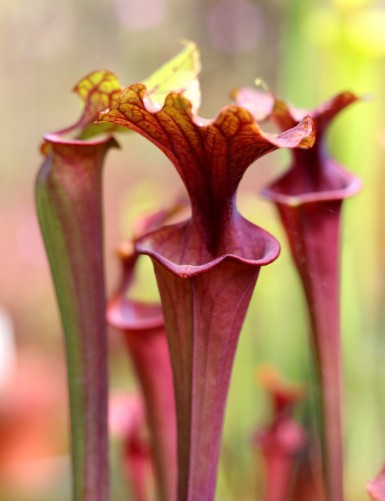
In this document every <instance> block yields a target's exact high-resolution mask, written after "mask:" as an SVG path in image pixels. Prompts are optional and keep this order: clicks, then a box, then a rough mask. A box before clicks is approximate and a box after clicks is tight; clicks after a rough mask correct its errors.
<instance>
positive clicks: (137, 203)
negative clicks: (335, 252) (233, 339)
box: [0, 0, 385, 501]
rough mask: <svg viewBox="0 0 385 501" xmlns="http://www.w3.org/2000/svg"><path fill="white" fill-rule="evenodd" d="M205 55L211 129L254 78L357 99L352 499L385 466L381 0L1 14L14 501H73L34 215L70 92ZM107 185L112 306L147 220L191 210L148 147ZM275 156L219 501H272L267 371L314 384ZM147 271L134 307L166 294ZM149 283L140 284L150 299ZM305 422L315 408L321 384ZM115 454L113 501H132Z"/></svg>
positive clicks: (261, 0) (218, 1)
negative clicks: (195, 53) (123, 254)
mask: <svg viewBox="0 0 385 501" xmlns="http://www.w3.org/2000/svg"><path fill="white" fill-rule="evenodd" d="M183 38H185V39H186V38H187V39H191V40H194V41H196V42H197V43H198V45H199V46H200V48H201V51H202V61H203V71H202V75H201V85H202V94H203V101H202V108H201V115H202V116H204V117H212V116H214V115H216V114H217V113H218V110H219V109H220V108H221V107H222V106H224V105H226V104H229V103H230V102H231V99H230V98H229V94H230V91H231V89H232V88H234V87H237V86H242V85H252V84H253V82H254V80H255V79H256V78H257V77H260V78H262V79H263V81H264V82H266V84H267V85H268V86H269V87H270V88H271V89H273V90H275V91H277V92H278V93H279V94H280V95H281V96H282V97H284V98H286V99H288V100H289V101H291V102H292V103H293V104H295V105H296V106H298V107H303V108H306V107H309V108H312V107H314V106H316V105H318V104H319V103H321V102H323V101H324V100H326V99H328V98H329V97H331V96H332V95H333V94H335V93H337V92H340V91H343V90H351V91H353V92H356V93H358V94H359V95H361V96H363V102H361V103H358V104H356V105H354V106H352V107H351V108H350V109H348V110H346V111H345V112H344V113H343V114H342V115H341V117H338V118H337V120H336V121H335V123H334V124H333V126H332V128H331V130H330V133H329V141H328V143H329V148H330V150H331V152H332V154H333V156H335V157H336V158H337V159H338V160H339V161H341V162H342V163H343V164H344V165H346V166H347V167H348V168H349V169H350V170H351V171H352V172H354V173H356V174H358V175H359V176H360V177H361V178H362V180H363V184H364V189H363V191H362V193H360V194H359V195H358V196H357V197H356V198H354V199H352V200H348V201H347V202H346V204H345V209H344V223H345V224H344V228H343V259H342V327H343V339H342V343H343V353H344V393H345V409H344V425H345V428H344V429H345V450H346V491H347V499H348V500H349V501H359V500H364V499H367V495H366V493H365V484H366V482H367V481H368V480H369V479H371V478H372V477H373V476H374V475H375V474H376V473H377V472H378V470H379V469H380V466H381V464H382V462H383V461H384V460H385V436H384V423H385V374H384V372H385V339H384V333H385V325H384V314H383V305H384V284H385V269H384V267H385V225H384V215H383V214H384V203H383V200H384V196H385V191H384V182H383V178H384V176H383V168H384V167H383V166H384V160H385V159H384V148H385V118H384V110H385V102H384V101H385V92H384V76H385V65H384V62H385V61H384V58H385V2H383V1H373V0H319V1H316V0H315V1H312V2H309V1H308V0H290V1H285V0H187V1H184V2H180V1H178V0H141V1H140V2H138V1H136V0H104V1H100V0H99V1H98V0H78V1H75V0H56V1H55V2H51V1H48V0H34V1H33V2H27V1H25V0H24V1H23V0H1V1H0V40H1V43H0V53H1V55H0V75H1V78H0V110H1V114H2V120H1V128H2V142H1V162H0V180H1V182H0V204H1V205H0V207H1V209H0V225H1V226H0V235H1V237H0V252H1V265H0V308H1V309H0V500H1V501H10V500H12V501H45V500H47V501H48V500H52V499H55V500H57V501H68V500H69V499H70V487H69V486H70V481H69V466H68V465H69V463H68V452H67V428H68V423H67V421H68V415H67V407H66V405H67V404H66V398H67V397H66V388H65V369H64V355H63V341H62V336H61V327H60V324H59V318H58V311H57V307H56V303H55V299H54V294H53V287H52V284H51V279H50V276H49V272H48V265H47V262H46V259H45V255H44V252H43V246H42V243H41V239H40V235H39V232H38V227H37V221H36V216H35V211H34V204H33V185H34V178H35V175H36V172H37V169H38V166H39V164H40V162H41V156H40V153H39V148H38V147H39V144H40V141H41V137H42V136H43V134H44V133H45V132H47V131H52V130H57V129H59V128H62V127H64V126H66V125H69V124H71V123H73V122H74V120H75V119H76V118H77V117H78V114H79V111H80V107H79V102H77V99H76V97H74V96H73V95H71V93H70V92H69V91H70V89H71V88H72V87H73V86H74V84H75V83H76V82H77V81H78V80H79V79H80V78H81V77H82V76H84V75H85V74H87V73H88V72H90V71H92V70H95V69H98V68H106V69H110V70H113V71H115V72H116V73H117V74H118V76H119V78H120V80H121V82H122V83H123V85H129V84H130V83H133V82H136V81H140V80H141V79H143V78H145V77H146V76H147V75H148V74H150V73H151V72H152V71H153V70H155V69H156V68H157V67H158V66H160V64H162V63H163V62H165V61H166V60H167V59H168V58H170V57H172V56H173V55H174V54H176V53H177V52H178V51H179V50H180V40H181V39H183ZM119 141H120V143H121V145H122V148H123V151H112V152H111V153H110V154H109V157H108V161H107V165H106V173H105V228H106V243H105V251H106V265H107V275H108V284H109V290H110V291H111V290H113V288H114V285H115V284H116V280H117V278H118V267H117V263H116V259H115V256H114V249H115V247H116V245H117V244H118V243H119V242H120V241H121V239H122V238H124V237H127V236H129V235H130V231H131V224H132V222H133V220H134V219H135V217H136V215H138V214H140V213H141V212H142V211H145V210H148V209H153V208H154V209H155V208H157V207H159V206H162V205H163V204H164V203H166V202H168V201H169V200H170V199H171V198H172V197H175V196H177V195H178V194H180V192H181V190H182V187H181V183H180V181H179V179H178V178H177V175H176V174H175V172H174V169H173V168H172V167H171V166H170V165H169V162H168V160H167V159H166V158H165V157H164V156H163V155H162V154H161V153H160V152H159V151H157V150H156V149H155V148H154V147H153V146H152V145H151V144H150V143H148V142H146V141H145V140H143V139H142V138H141V137H139V136H136V135H134V134H127V135H125V136H124V137H121V138H120V139H119ZM288 162H289V155H288V153H287V152H279V153H274V154H272V155H270V156H268V157H266V158H264V159H262V160H260V161H259V162H258V164H257V165H256V166H254V167H252V168H251V169H249V171H248V173H247V175H246V176H245V179H244V181H243V182H242V185H241V190H240V196H239V206H240V208H241V212H242V213H243V214H244V215H245V216H246V217H248V218H249V219H250V220H252V221H253V222H255V223H257V224H259V225H261V226H262V227H264V228H266V229H268V230H269V231H270V232H272V233H273V234H274V235H276V236H277V237H278V238H279V239H280V241H281V242H282V254H281V257H280V258H279V259H278V261H277V262H276V263H274V264H273V265H271V266H269V267H267V268H266V269H264V270H263V271H262V273H261V277H260V279H259V283H258V286H257V288H256V291H255V294H254V298H253V301H252V304H251V307H250V310H249V314H248V316H247V319H246V323H245V326H244V331H243V333H242V336H241V339H240V344H239V352H238V356H237V359H236V363H235V367H234V375H233V382H232V386H231V391H230V396H229V401H228V409H227V415H226V423H225V434H224V444H223V453H222V461H221V469H220V476H219V482H218V494H217V499H220V500H224V501H226V500H232V499H242V500H252V499H261V482H260V481H261V480H262V479H263V471H262V470H261V468H262V466H261V459H260V457H259V455H258V452H257V451H255V450H254V446H253V441H252V434H253V432H254V430H255V429H257V428H258V427H260V426H262V425H263V423H266V422H267V421H268V419H269V416H270V410H269V406H268V401H267V399H266V395H265V394H264V391H263V390H262V389H261V388H260V387H259V386H258V384H257V383H256V377H255V371H256V369H257V367H258V366H260V365H261V364H266V363H268V364H271V365H274V366H275V367H276V368H277V369H278V370H279V371H281V372H282V373H283V374H284V375H285V376H286V377H287V378H289V379H291V380H293V381H302V382H305V383H306V384H308V383H307V381H309V380H311V372H312V369H311V367H312V364H311V358H310V356H309V349H308V342H307V332H308V327H307V320H306V311H305V310H304V299H303V295H302V292H301V290H300V287H299V283H298V278H297V277H296V275H295V273H294V270H293V266H292V264H291V261H290V257H289V255H288V250H287V246H286V242H285V239H284V238H283V235H282V231H281V229H280V226H279V224H278V221H277V217H276V214H275V212H274V210H273V209H272V207H271V206H270V205H269V204H268V203H267V202H266V201H264V200H262V199H261V198H260V197H259V196H258V191H259V190H260V189H261V187H262V186H263V185H264V184H265V183H267V182H268V181H269V180H271V179H273V178H274V176H276V175H277V174H279V173H280V172H282V170H283V169H284V168H285V166H287V165H288ZM151 273H152V272H151V269H150V267H149V265H148V262H146V261H145V260H144V259H143V262H142V263H141V270H140V275H141V278H142V280H141V281H140V280H139V285H138V288H137V293H138V294H139V295H141V296H142V297H154V296H156V290H155V286H152V285H151V284H153V283H154V280H153V278H152V275H151ZM140 283H142V285H140ZM110 340H111V343H110V344H111V364H110V367H111V370H110V372H111V388H112V391H115V390H116V391H117V390H119V391H120V390H124V391H131V392H132V391H135V390H136V382H135V380H134V379H133V377H132V374H131V369H130V366H129V362H128V361H127V359H126V357H125V353H124V352H123V351H122V349H121V348H122V343H121V339H120V337H119V335H118V333H116V332H111V336H110ZM308 386H309V389H308V395H309V397H308V399H307V402H306V403H305V404H304V409H303V412H302V414H303V415H306V413H307V414H310V415H311V413H312V412H315V409H313V410H312V406H311V398H312V394H313V391H315V390H314V388H313V387H312V385H308ZM119 444H120V442H119V439H118V438H117V439H114V440H113V443H112V446H113V447H112V451H113V452H112V470H113V473H112V479H113V496H112V499H113V500H114V501H123V500H125V499H129V492H128V491H127V487H126V486H125V482H124V479H123V478H122V474H121V470H120V467H119V447H120V445H119Z"/></svg>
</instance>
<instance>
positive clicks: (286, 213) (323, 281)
mask: <svg viewBox="0 0 385 501" xmlns="http://www.w3.org/2000/svg"><path fill="white" fill-rule="evenodd" d="M341 203H342V201H341V200H326V201H320V202H317V201H313V202H311V203H308V204H306V203H304V204H302V205H298V206H294V207H291V206H290V205H286V204H280V203H279V202H277V201H276V206H277V208H278V210H279V213H280V216H281V219H282V222H283V225H284V227H285V230H286V233H287V236H288V238H289V242H290V247H291V250H292V254H293V258H294V261H295V263H296V265H297V268H298V271H299V273H300V277H301V280H302V283H303V287H304V290H305V295H306V300H307V303H308V308H309V315H310V322H311V334H312V346H313V349H314V355H315V359H316V368H317V372H318V378H319V381H320V384H321V387H322V392H321V397H320V398H321V405H322V415H321V419H322V421H323V422H322V426H321V431H322V433H321V435H322V445H323V451H324V453H323V465H324V473H325V478H326V479H327V484H328V499H330V501H341V500H342V499H343V476H342V471H343V457H342V449H343V447H342V425H341V362H340V360H341V346H340V313H339V312H340V306H339V304H340V301H339V249H340V235H339V229H340V228H339V227H340V210H341Z"/></svg>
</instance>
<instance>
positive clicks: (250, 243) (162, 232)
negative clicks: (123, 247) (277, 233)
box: [136, 218, 280, 278]
mask: <svg viewBox="0 0 385 501" xmlns="http://www.w3.org/2000/svg"><path fill="white" fill-rule="evenodd" d="M241 221H242V224H241V227H239V225H238V226H236V227H235V228H234V233H235V234H236V235H237V236H238V238H236V239H235V240H234V239H232V240H231V242H230V243H229V245H228V247H227V248H226V246H225V247H224V248H223V252H221V253H219V254H218V255H212V254H210V253H209V252H208V251H207V250H205V249H204V245H203V243H202V242H200V244H202V248H203V251H202V252H200V253H196V252H195V251H196V249H195V248H189V246H188V244H189V242H188V240H189V236H190V235H189V223H190V220H187V221H183V222H182V223H177V224H174V225H170V226H165V227H163V228H161V229H159V230H155V231H153V232H151V233H149V234H148V235H146V236H144V237H142V238H140V239H139V240H138V241H137V243H136V249H137V252H139V253H140V254H146V255H148V256H150V257H151V258H153V259H155V260H156V261H158V262H159V263H160V264H161V265H163V266H164V267H165V268H166V269H168V270H169V271H171V272H172V273H174V274H176V275H178V276H180V277H183V278H187V277H192V276H194V275H199V274H200V273H203V272H205V271H208V270H210V269H212V268H213V267H215V266H216V265H218V264H219V263H221V262H222V261H224V260H225V259H232V260H235V261H238V262H240V263H244V264H249V265H251V266H264V265H267V264H269V263H271V262H272V261H274V260H275V259H277V257H278V256H279V253H280V245H279V243H278V241H277V240H276V239H275V238H274V237H273V236H272V235H270V234H269V233H268V232H267V231H265V230H263V229H262V228H259V227H258V226H256V225H254V224H252V223H250V222H249V221H247V220H246V219H243V218H241Z"/></svg>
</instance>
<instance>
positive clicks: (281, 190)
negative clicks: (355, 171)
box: [261, 163, 362, 207]
mask: <svg viewBox="0 0 385 501" xmlns="http://www.w3.org/2000/svg"><path fill="white" fill-rule="evenodd" d="M333 171H334V172H333V174H334V175H335V178H334V179H330V178H329V179H327V178H325V179H324V184H323V186H322V188H320V189H317V190H314V191H312V190H311V189H309V190H306V189H305V188H303V187H301V188H300V187H298V186H297V183H296V182H295V181H296V180H295V178H294V176H293V182H291V180H290V171H289V172H287V173H285V174H284V175H283V176H282V177H281V178H279V179H278V180H277V181H275V182H274V183H272V184H271V185H270V186H267V187H266V188H264V189H263V190H262V191H261V194H262V195H263V196H264V197H265V198H268V199H269V200H272V201H273V202H276V203H281V204H283V205H289V206H292V207H297V206H300V205H303V204H308V203H315V202H322V201H333V200H335V201H337V200H343V199H344V198H348V197H351V196H353V195H355V194H356V193H357V192H358V191H359V190H360V189H361V187H362V182H361V180H360V179H359V178H358V177H356V176H354V175H352V174H350V173H349V172H347V171H346V170H345V169H343V167H341V166H339V165H338V164H336V163H334V165H333ZM329 177H330V176H329Z"/></svg>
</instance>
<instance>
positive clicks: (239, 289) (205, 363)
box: [153, 259, 259, 501]
mask: <svg viewBox="0 0 385 501" xmlns="http://www.w3.org/2000/svg"><path fill="white" fill-rule="evenodd" d="M153 262H154V266H155V272H156V276H157V280H158V285H159V289H160V294H161V297H162V304H163V307H164V313H165V320H166V324H167V327H168V329H167V330H168V332H169V333H170V334H169V336H168V340H169V346H170V351H171V360H172V363H173V370H174V384H175V392H176V404H177V421H178V459H179V468H180V472H181V474H180V477H179V484H178V500H179V501H182V500H186V501H187V500H188V501H198V500H200V501H210V500H212V499H214V493H215V486H216V476H217V475H216V473H217V467H218V459H219V453H220V445H221V436H222V426H223V414H224V408H225V404H226V398H227V392H228V387H229V382H230V376H231V370H232V366H233V361H234V357H235V352H236V347H237V342H238V337H239V333H240V328H241V325H242V323H243V319H244V315H245V313H246V309H247V306H248V304H249V301H250V297H251V294H252V291H253V289H254V285H255V282H256V279H257V276H258V273H259V268H257V267H253V268H250V266H249V265H247V264H244V263H241V262H238V261H235V260H233V259H228V260H225V261H222V262H221V263H220V264H218V265H217V266H216V267H214V268H212V269H211V270H209V271H207V272H206V273H204V274H203V273H202V274H198V275H195V276H192V277H189V278H183V277H179V276H177V275H175V274H173V273H172V272H170V271H169V270H167V269H166V268H165V267H163V266H162V265H161V264H160V263H159V262H157V261H156V260H153ZM223 274H225V276H226V277H227V279H228V282H227V284H226V285H224V283H223ZM206 423H207V424H206Z"/></svg>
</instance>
